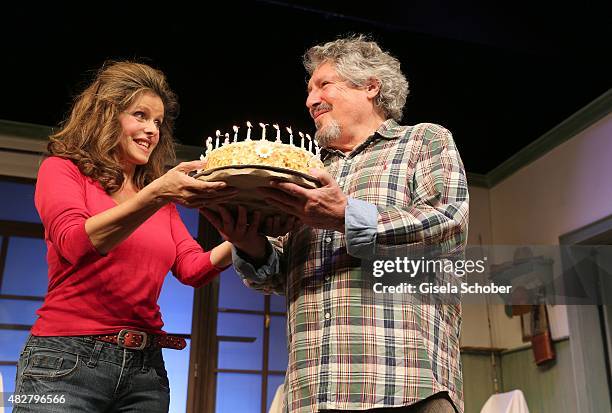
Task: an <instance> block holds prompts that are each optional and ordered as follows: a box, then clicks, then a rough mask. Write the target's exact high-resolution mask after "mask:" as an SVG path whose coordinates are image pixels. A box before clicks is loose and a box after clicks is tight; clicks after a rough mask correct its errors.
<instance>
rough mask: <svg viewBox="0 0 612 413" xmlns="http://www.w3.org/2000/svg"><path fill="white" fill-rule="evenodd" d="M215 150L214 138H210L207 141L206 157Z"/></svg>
mask: <svg viewBox="0 0 612 413" xmlns="http://www.w3.org/2000/svg"><path fill="white" fill-rule="evenodd" d="M212 150H213V147H212V138H211V137H210V136H209V137H208V138H207V139H206V156H208V154H209V153H210V152H211V151H212Z"/></svg>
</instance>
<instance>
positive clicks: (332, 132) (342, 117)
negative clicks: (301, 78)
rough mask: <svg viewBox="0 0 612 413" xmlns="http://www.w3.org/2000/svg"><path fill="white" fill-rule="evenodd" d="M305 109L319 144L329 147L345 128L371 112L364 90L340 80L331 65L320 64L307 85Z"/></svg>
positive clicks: (360, 120)
mask: <svg viewBox="0 0 612 413" xmlns="http://www.w3.org/2000/svg"><path fill="white" fill-rule="evenodd" d="M306 107H307V108H308V111H309V112H310V116H312V118H313V119H314V122H315V126H316V128H317V132H316V134H315V138H316V139H317V141H318V142H319V145H321V146H323V147H327V146H329V145H330V144H331V143H333V142H334V141H336V140H338V139H339V138H341V137H342V134H343V133H344V132H346V130H347V128H350V127H351V126H352V125H356V124H359V123H360V122H362V121H363V120H364V119H363V118H364V116H365V115H364V114H365V113H368V111H371V108H372V102H371V100H370V99H368V94H367V91H366V89H365V88H357V87H355V86H354V85H352V84H351V83H350V82H349V81H347V80H344V79H343V78H342V77H341V76H340V75H339V74H338V73H337V72H336V69H335V67H334V65H333V64H332V63H329V62H327V63H323V64H321V65H320V66H319V67H317V69H316V70H315V71H314V73H313V74H312V77H311V78H310V81H309V82H308V98H307V99H306Z"/></svg>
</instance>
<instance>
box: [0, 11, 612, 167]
mask: <svg viewBox="0 0 612 413" xmlns="http://www.w3.org/2000/svg"><path fill="white" fill-rule="evenodd" d="M11 3H13V4H12V5H3V6H2V24H1V25H0V44H1V45H2V46H1V50H2V53H1V56H2V63H1V64H0V82H1V87H2V99H0V119H8V120H14V121H21V122H31V123H38V124H43V125H56V124H57V123H58V122H59V121H61V120H62V119H63V117H64V116H65V114H66V112H67V110H68V109H69V103H70V101H71V99H72V97H73V96H74V95H75V94H77V93H78V92H79V91H80V90H81V89H82V88H83V87H84V86H85V85H86V84H87V82H89V81H90V80H91V76H92V74H93V73H94V71H95V69H97V68H98V67H99V66H100V65H101V64H102V62H103V61H104V60H106V59H125V58H128V59H137V60H140V61H144V62H147V63H150V64H152V65H154V66H156V67H158V68H160V69H162V70H164V71H165V72H166V74H167V75H168V78H169V80H170V83H171V85H172V87H173V88H174V89H175V91H176V92H177V94H178V95H179V100H180V103H181V115H180V117H179V119H178V122H177V131H176V136H177V139H178V140H179V141H180V142H181V143H184V144H190V145H201V144H202V142H203V138H205V137H206V136H208V135H212V134H213V133H214V131H215V130H216V129H221V130H227V131H229V130H231V126H232V125H233V124H238V123H240V124H244V122H245V121H247V120H250V121H251V122H253V123H256V122H257V123H258V122H261V121H265V122H268V123H275V122H278V123H280V124H281V125H289V124H290V125H292V126H293V128H294V130H295V129H301V130H304V131H312V129H313V126H312V122H311V121H310V118H309V117H308V115H307V112H306V110H305V108H304V101H305V97H306V94H305V81H306V75H305V72H304V70H303V68H302V65H301V55H302V53H303V52H304V50H305V49H306V48H307V47H309V46H311V45H313V44H315V43H319V42H323V41H327V40H332V39H334V38H336V37H337V36H338V35H342V34H347V33H365V34H369V35H370V36H371V37H373V38H374V39H375V40H377V41H379V43H380V44H381V45H382V46H383V47H384V48H385V49H388V50H390V51H391V52H392V53H393V54H394V55H396V56H397V57H398V58H399V59H400V60H401V62H402V68H403V69H404V71H405V73H406V74H407V77H408V79H409V81H410V89H411V94H410V96H409V98H408V102H407V105H406V108H405V111H404V122H405V123H408V124H414V123H418V122H435V123H439V124H442V125H444V126H446V127H447V128H449V129H450V130H451V131H452V132H453V135H454V137H455V140H456V142H457V145H458V147H459V149H460V152H461V155H462V157H463V160H464V163H465V165H466V169H467V170H468V171H470V172H473V173H486V172H489V171H490V170H492V169H493V168H494V167H496V166H498V165H499V164H500V163H501V162H503V161H504V160H506V159H507V158H509V157H510V156H512V155H513V154H514V153H516V152H517V151H518V150H520V149H521V148H522V147H524V146H526V145H527V144H529V143H530V142H532V141H533V140H535V139H537V138H538V137H540V136H541V135H542V134H543V133H545V132H546V131H548V130H550V129H551V128H552V127H554V126H555V125H557V124H558V123H559V122H561V121H563V120H564V119H566V118H567V117H569V116H570V115H571V114H573V113H574V112H576V111H577V110H579V109H580V108H582V107H584V106H585V105H587V104H588V103H589V102H591V101H592V100H593V99H595V98H597V97H598V96H600V95H601V94H603V93H604V92H606V91H607V90H608V89H609V88H610V85H611V83H612V82H611V76H610V73H612V70H611V69H612V67H611V64H610V56H609V55H610V40H611V39H612V36H611V34H612V32H611V28H612V21H611V16H612V13H611V6H610V4H611V2H609V1H608V2H604V1H582V2H580V4H578V2H574V4H572V5H568V6H563V5H561V4H560V2H558V3H550V5H552V4H554V8H553V7H549V5H544V3H540V2H537V1H534V2H533V3H538V4H529V5H520V4H519V3H517V2H512V3H509V4H508V5H507V6H502V5H501V4H499V3H498V2H493V1H489V2H483V4H481V5H478V4H476V3H474V2H465V1H461V2H456V1H450V0H448V1H442V0H437V1H433V0H432V1H419V2H409V1H399V0H396V1H392V0H376V1H371V2H367V3H364V2H355V1H353V2H349V1H329V0H328V1H297V2H284V1H234V0H225V1H221V2H216V3H215V4H214V10H213V4H212V3H211V4H209V5H204V6H199V7H196V6H193V5H190V6H187V5H179V4H178V3H177V2H165V3H160V5H155V4H154V3H150V2H136V3H129V2H128V3H113V2H104V3H102V2H101V3H99V4H98V5H96V6H95V8H88V9H85V8H83V5H84V4H85V3H83V2H81V3H78V5H77V3H75V5H68V4H64V3H58V2H47V3H43V4H36V3H34V4H32V3H30V2H21V3H18V4H16V3H17V2H11ZM202 7H204V9H202Z"/></svg>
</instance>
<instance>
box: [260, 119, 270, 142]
mask: <svg viewBox="0 0 612 413" xmlns="http://www.w3.org/2000/svg"><path fill="white" fill-rule="evenodd" d="M259 126H261V140H262V141H265V140H266V126H268V124H267V123H261V122H259Z"/></svg>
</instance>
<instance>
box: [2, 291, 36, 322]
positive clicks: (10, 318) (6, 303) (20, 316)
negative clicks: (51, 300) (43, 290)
mask: <svg viewBox="0 0 612 413" xmlns="http://www.w3.org/2000/svg"><path fill="white" fill-rule="evenodd" d="M41 305H42V301H25V300H8V299H4V298H0V324H27V325H32V324H34V321H35V320H36V310H38V309H39V308H40V306H41Z"/></svg>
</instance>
